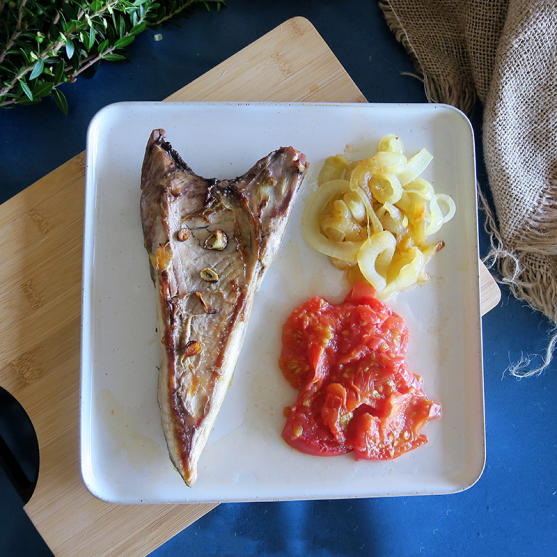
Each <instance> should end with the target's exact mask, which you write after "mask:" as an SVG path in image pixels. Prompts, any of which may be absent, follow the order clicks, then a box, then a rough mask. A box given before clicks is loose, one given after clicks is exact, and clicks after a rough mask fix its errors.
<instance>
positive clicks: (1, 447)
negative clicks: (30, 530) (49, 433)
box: [0, 387, 39, 505]
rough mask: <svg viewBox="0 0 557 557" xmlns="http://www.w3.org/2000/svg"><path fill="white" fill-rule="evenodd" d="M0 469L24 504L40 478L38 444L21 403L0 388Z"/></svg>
mask: <svg viewBox="0 0 557 557" xmlns="http://www.w3.org/2000/svg"><path fill="white" fill-rule="evenodd" d="M0 468H2V470H3V471H4V473H5V474H6V476H7V477H8V479H9V480H10V483H11V484H12V485H13V487H14V489H15V490H16V492H17V493H18V495H19V496H20V497H21V500H22V501H23V504H24V505H25V504H26V503H27V502H28V501H29V499H31V495H33V491H34V490H35V486H36V485H37V479H38V477H39V443H38V440H37V434H36V433H35V428H34V427H33V424H32V423H31V420H30V418H29V416H28V415H27V412H26V411H25V410H24V408H23V406H21V404H20V403H19V402H18V401H17V400H16V399H15V398H14V397H13V396H12V395H11V394H10V393H9V392H8V391H6V389H4V388H2V387H0Z"/></svg>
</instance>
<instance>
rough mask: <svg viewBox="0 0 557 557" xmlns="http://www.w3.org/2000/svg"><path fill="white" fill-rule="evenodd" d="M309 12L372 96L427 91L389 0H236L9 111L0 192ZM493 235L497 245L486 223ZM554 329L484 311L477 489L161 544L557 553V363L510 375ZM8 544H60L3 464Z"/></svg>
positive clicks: (420, 96)
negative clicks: (116, 113) (121, 105)
mask: <svg viewBox="0 0 557 557" xmlns="http://www.w3.org/2000/svg"><path fill="white" fill-rule="evenodd" d="M298 15H300V16H304V17H306V18H307V19H309V21H311V23H312V24H313V25H314V26H315V27H316V28H317V30H318V32H319V33H320V34H321V36H322V37H323V38H324V40H325V41H326V42H327V44H328V45H329V46H330V48H331V49H332V51H333V52H334V54H335V55H336V56H337V58H338V59H339V60H340V62H341V64H342V65H343V66H344V67H345V68H346V70H347V71H348V73H349V74H350V76H351V77H352V79H353V80H354V81H355V83H356V85H357V86H358V87H359V88H360V90H361V91H362V92H363V94H364V95H365V96H366V98H367V99H368V100H369V101H370V102H425V101H426V99H425V95H424V92H423V87H422V84H421V83H420V81H418V80H417V79H414V78H412V77H409V76H406V75H403V72H412V71H413V67H412V66H411V64H410V62H409V60H408V57H407V56H406V54H405V52H404V50H403V48H402V47H401V46H400V45H399V44H398V43H397V42H396V41H395V39H394V37H393V35H392V34H391V33H390V31H389V30H388V28H387V25H386V23H385V21H384V18H383V16H382V13H381V11H380V10H379V8H378V4H377V3H376V2H366V1H363V0H347V1H345V2H340V1H335V0H320V1H319V2H317V1H312V0H307V1H302V2H296V1H295V0H283V1H281V2H270V1H265V0H261V1H259V2H257V3H253V2H249V1H248V0H230V2H229V6H228V7H227V8H225V9H223V10H221V12H220V13H217V12H216V11H215V10H213V11H211V12H208V11H207V10H206V9H205V8H204V7H203V6H200V7H198V8H197V9H196V10H195V11H194V13H193V16H192V18H191V19H188V20H186V19H181V20H179V21H180V24H181V25H182V28H181V29H179V28H176V27H174V26H172V25H166V26H165V27H163V29H162V31H160V32H161V33H162V34H163V40H162V41H159V42H155V41H153V40H152V37H151V35H152V34H153V33H150V34H143V35H140V36H139V37H138V38H137V40H136V41H135V42H134V43H133V44H132V45H131V47H129V54H130V55H131V57H132V58H133V59H134V62H125V63H104V64H102V65H101V67H100V69H99V70H98V72H97V73H96V75H95V76H94V77H93V78H91V79H85V78H83V79H78V80H77V81H76V82H75V83H74V84H66V85H65V86H64V87H63V91H64V93H65V94H66V96H67V98H68V102H69V106H70V114H69V116H68V117H66V116H64V115H63V114H62V113H61V112H59V110H58V109H57V108H56V106H55V105H54V103H53V102H51V101H50V100H47V101H46V102H43V103H41V104H39V105H36V106H30V107H23V106H21V107H17V108H15V109H12V110H4V111H1V112H0V130H1V134H0V202H4V201H6V200H7V199H9V198H10V197H12V196H14V195H16V194H17V193H18V192H20V191H22V190H23V189H25V188H26V187H27V186H29V185H31V184H32V183H33V182H35V181H36V180H38V179H39V178H41V177H42V176H44V175H45V174H46V173H48V172H50V171H52V170H54V169H56V168H57V167H58V166H59V165H61V164H62V163H64V162H66V161H67V160H68V159H70V158H71V157H73V156H75V155H77V154H78V153H80V152H81V151H83V150H84V149H85V137H86V130H87V125H88V123H89V121H90V119H91V118H92V117H93V116H94V114H95V113H96V112H97V111H98V110H99V109H101V108H102V107H103V106H106V105H107V104H110V103H113V102H118V101H130V100H160V99H163V98H165V97H166V96H168V95H170V94H171V93H173V92H174V91H176V90H178V89H179V88H181V87H183V86H184V85H185V84H187V83H189V82H191V81H192V80H194V79H195V78H197V77H199V76H200V75H202V74H204V73H205V72H206V71H208V70H210V69H211V68H213V67H214V66H216V65H217V64H219V63H220V62H222V61H223V60H225V59H226V58H228V57H229V56H231V55H233V54H234V53H236V52H237V51H239V50H241V49H242V48H243V47H245V46H247V45H249V44H250V43H251V42H253V41H254V40H256V39H258V38H259V37H261V36H262V35H263V34H264V33H266V32H268V31H270V30H272V29H274V28H275V27H276V26H278V25H280V24H281V23H283V22H284V21H285V20H287V19H289V18H290V17H294V16H298ZM472 120H473V124H474V129H475V132H476V138H477V145H478V147H477V149H478V177H479V180H480V183H481V185H482V187H483V188H484V190H485V191H487V178H486V173H485V168H484V166H483V156H482V150H481V108H478V110H477V111H476V113H475V114H474V116H473V117H472ZM480 240H481V241H480V244H481V254H482V255H485V254H486V253H487V251H488V247H489V239H488V237H487V235H486V234H485V233H484V232H483V230H481V231H480ZM550 332H551V323H550V322H549V321H548V320H547V319H545V318H544V317H543V316H542V315H541V314H539V313H536V312H533V311H532V310H531V309H529V308H528V307H527V306H526V305H525V304H524V303H522V302H520V301H518V300H516V299H515V298H514V297H513V296H512V295H511V294H510V293H509V291H508V290H507V288H506V287H504V288H503V293H502V301H501V303H500V304H499V305H498V306H497V307H496V308H495V309H494V310H492V311H491V312H489V313H488V314H487V315H486V316H485V317H484V318H483V342H484V374H485V407H486V431H487V462H486V466H485V471H484V473H483V475H482V477H481V478H480V480H479V481H478V482H477V483H476V484H475V485H474V486H473V487H471V488H470V489H468V490H466V491H464V492H462V493H457V494H453V495H446V496H429V497H400V498H382V499H364V500H337V501H313V502H305V501H302V502H284V503H253V504H223V505H220V506H219V507H217V508H216V509H215V510H213V511H212V512H210V513H209V514H207V515H206V516H204V517H203V518H201V519H200V520H198V521H197V522H196V523H194V524H193V525H192V526H190V527H189V528H187V529H185V530H184V531H183V532H181V533H180V534H178V535H177V536H175V537H174V538H173V539H171V540H169V541H168V542H167V543H166V544H164V545H163V546H161V547H160V548H159V549H157V550H156V551H154V552H153V553H152V555H153V556H157V557H163V556H166V555H173V556H174V557H177V556H181V555H184V556H185V555H188V556H191V557H194V556H197V555H244V554H246V555H322V556H327V555H375V556H387V555H397V556H398V555H401V556H410V555H412V556H413V555H416V556H417V555H442V556H445V555H448V554H456V555H461V554H462V555H464V554H467V555H475V556H488V555H489V556H494V555H495V556H498V555H512V556H521V555H526V556H530V555H532V556H533V555H536V556H538V555H541V556H545V555H557V520H556V510H557V436H556V429H557V428H556V426H557V420H556V417H555V416H556V412H555V410H556V409H557V362H556V363H555V364H552V365H551V366H550V367H549V368H548V369H547V370H546V371H545V372H544V373H543V374H542V375H541V376H539V377H535V378H531V379H523V380H520V381H519V380H517V379H515V378H513V377H511V376H509V375H508V373H507V374H505V375H504V372H505V370H506V368H507V367H508V366H509V364H510V363H512V362H515V361H517V360H518V359H519V358H520V357H521V355H523V354H524V355H539V354H542V353H543V351H544V349H545V347H546V346H547V342H548V338H549V337H550ZM540 361H541V359H540V356H534V362H537V363H539V362H540ZM0 425H1V424H0ZM0 431H1V430H0ZM15 436H16V437H17V433H16V434H15ZM292 473H295V471H294V470H293V471H292ZM0 555H2V556H3V555H6V556H11V555H37V556H43V555H51V553H50V551H49V550H48V548H47V547H46V545H45V544H44V542H42V540H41V538H40V536H39V535H38V533H37V532H36V531H35V529H34V527H33V525H32V524H31V522H30V521H29V519H28V518H27V516H26V515H25V512H24V510H23V508H22V503H21V501H20V500H19V498H18V496H17V494H16V492H15V491H14V489H13V488H12V486H11V484H10V483H9V482H8V480H7V477H6V476H5V475H4V473H3V472H2V471H1V469H0Z"/></svg>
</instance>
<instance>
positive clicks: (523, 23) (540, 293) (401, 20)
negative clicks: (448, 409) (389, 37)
mask: <svg viewBox="0 0 557 557" xmlns="http://www.w3.org/2000/svg"><path fill="white" fill-rule="evenodd" d="M380 6H381V8H382V9H383V12H384V14H385V17H386V20H387V23H388V25H389V27H390V28H391V30H392V31H393V32H394V33H395V36H396V38H397V39H398V40H399V41H400V42H401V43H402V44H403V45H404V47H405V48H406V50H407V51H408V53H409V55H410V57H411V58H412V60H413V62H414V65H415V67H416V71H417V72H418V73H419V74H420V76H422V79H423V81H424V86H425V91H426V95H427V98H428V100H430V101H435V102H444V103H448V104H452V105H454V106H457V107H459V108H460V109H462V110H464V111H465V112H468V113H469V112H470V111H471V110H472V108H473V106H474V104H475V102H476V99H479V100H480V101H481V102H482V103H483V104H484V122H483V147H484V155H485V163H486V168H487V172H488V179H489V187H490V190H491V195H492V198H493V204H494V207H495V212H496V216H493V215H491V216H490V218H489V219H488V221H487V224H488V228H489V232H490V234H491V238H492V247H493V249H492V250H491V252H490V253H489V254H488V257H487V260H488V262H489V263H490V264H491V265H497V269H498V271H499V274H500V276H501V280H502V281H503V282H504V283H506V284H508V285H509V287H510V289H511V291H512V293H513V294H514V295H515V296H516V297H517V298H518V299H521V300H524V301H525V302H527V303H528V304H529V305H530V306H531V307H532V308H533V309H536V310H538V311H541V312H542V313H543V314H544V315H545V316H547V317H548V318H549V319H550V320H551V321H552V323H553V325H554V326H555V327H557V7H556V5H555V0H383V1H382V2H381V3H380ZM485 207H486V208H487V205H485ZM488 210H489V209H488ZM556 345H557V334H554V336H553V338H552V339H551V341H550V343H549V346H548V349H547V352H546V355H545V356H544V357H542V360H543V364H542V365H541V366H540V367H538V368H536V369H528V368H529V367H530V360H529V358H524V359H523V360H521V362H519V364H518V365H513V366H511V368H509V372H510V373H511V374H513V375H516V376H518V377H525V376H531V375H536V374H539V373H540V372H541V371H543V369H545V368H546V367H547V365H548V364H549V363H550V361H551V356H552V352H553V349H554V347H555V346H556Z"/></svg>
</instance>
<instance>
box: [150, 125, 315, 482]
mask: <svg viewBox="0 0 557 557" xmlns="http://www.w3.org/2000/svg"><path fill="white" fill-rule="evenodd" d="M308 167H309V164H308V163H307V162H306V157H305V155H303V154H301V153H299V152H298V151H296V150H295V149H293V148H292V147H282V148H281V149H278V150H277V151H274V152H273V153H270V154H269V155H268V156H267V157H265V158H263V159H261V160H260V161H258V162H257V163H256V164H255V165H254V166H253V167H252V168H251V169H250V170H249V171H248V172H246V174H244V175H243V176H240V177H239V178H236V179H234V180H221V181H219V180H215V179H205V178H202V177H201V176H198V175H197V174H195V173H194V172H193V170H192V169H191V168H190V167H189V166H188V165H187V164H186V163H185V162H184V161H183V160H182V158H181V157H180V155H179V154H178V153H177V152H176V151H175V150H174V149H173V148H172V146H171V145H170V144H169V143H168V142H166V140H165V132H164V130H154V131H153V132H152V134H151V136H150V138H149V141H148V144H147V148H146V151H145V158H144V161H143V167H142V173H141V203H140V209H141V222H142V227H143V234H144V244H145V248H146V249H147V252H148V253H149V260H150V266H151V276H152V278H153V281H154V283H155V288H156V292H157V297H158V300H157V330H158V333H159V338H160V341H161V367H160V372H159V391H158V397H159V406H160V408H161V418H162V425H163V430H164V434H165V437H166V441H167V445H168V450H169V454H170V459H171V461H172V463H173V464H174V466H175V467H176V469H177V470H178V472H179V473H180V475H181V476H182V478H183V479H184V481H185V483H186V484H187V485H188V486H190V487H191V486H193V484H194V483H195V481H196V479H197V465H198V461H199V457H200V455H201V452H202V450H203V448H204V446H205V444H206V442H207V438H208V436H209V433H210V432H211V429H212V427H213V424H214V422H215V419H216V416H217V414H218V411H219V410H220V407H221V404H222V402H223V400H224V396H225V394H226V391H227V390H228V387H229V386H230V384H231V382H232V377H233V374H234V368H235V366H236V362H237V360H238V357H239V355H240V351H241V349H242V344H243V341H244V336H245V332H246V328H247V323H248V319H249V315H250V312H251V308H252V303H253V299H254V296H255V293H256V292H257V290H258V289H259V286H260V284H261V280H262V278H263V276H264V274H265V271H266V270H267V268H268V266H269V265H270V263H271V262H272V260H273V258H274V257H275V256H276V254H277V253H278V250H279V248H280V244H281V241H282V238H283V236H284V233H285V231H286V226H287V224H288V220H289V218H290V215H291V213H292V210H293V207H294V203H295V199H296V195H297V193H298V190H299V188H300V186H301V184H302V181H303V179H304V177H305V175H306V173H307V169H308ZM184 224H186V225H187V227H188V228H189V237H188V238H187V239H186V240H184V241H180V239H179V238H178V231H179V230H180V229H181V228H183V225H184ZM217 229H218V230H221V231H223V232H224V233H225V234H226V236H227V239H228V245H227V246H226V248H225V249H224V250H222V251H218V250H208V249H205V247H204V245H205V241H206V240H207V238H208V237H209V236H210V235H211V233H213V232H214V231H215V230H217ZM185 235H187V234H185ZM202 269H211V270H212V271H214V272H216V273H217V275H218V281H217V282H207V281H205V280H203V278H201V275H200V272H201V270H202ZM195 343H198V345H199V346H197V345H196V344H195ZM197 348H200V350H199V351H198V352H196V350H197Z"/></svg>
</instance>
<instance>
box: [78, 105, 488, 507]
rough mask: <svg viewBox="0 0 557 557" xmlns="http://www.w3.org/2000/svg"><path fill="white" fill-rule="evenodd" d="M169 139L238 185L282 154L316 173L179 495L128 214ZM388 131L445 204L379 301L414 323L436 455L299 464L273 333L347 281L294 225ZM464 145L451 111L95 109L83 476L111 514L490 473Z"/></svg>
mask: <svg viewBox="0 0 557 557" xmlns="http://www.w3.org/2000/svg"><path fill="white" fill-rule="evenodd" d="M155 128H163V129H165V130H166V133H167V140H168V141H169V142H170V143H171V144H172V146H173V147H174V148H175V149H176V150H177V151H178V153H180V155H181V156H182V158H183V159H184V160H185V161H186V162H187V163H188V164H189V165H190V166H191V167H192V168H193V169H194V171H195V172H196V173H198V174H200V175H202V176H206V177H215V178H234V177H236V176H239V175H241V174H243V173H244V172H245V171H246V170H248V169H249V168H250V167H251V166H252V165H253V164H254V163H255V162H256V161H257V160H259V159H260V158H262V157H263V156H265V155H267V154H268V153H269V152H271V151H273V150H275V149H277V148H278V147H281V146H288V145H292V146H293V147H295V148H296V149H298V150H300V151H302V152H303V153H305V154H306V156H307V159H308V161H309V162H310V164H311V167H310V171H309V173H308V176H307V178H306V180H305V182H304V185H303V186H302V190H301V192H300V195H299V197H298V201H297V204H296V207H295V210H294V213H293V215H292V218H291V221H290V223H289V225H288V230H287V233H286V236H285V239H284V242H283V245H282V247H281V250H280V252H279V255H278V256H277V258H276V260H275V261H274V262H273V264H272V265H271V267H270V269H269V271H268V273H267V275H266V277H265V279H264V281H263V285H262V287H261V290H260V291H259V293H258V294H257V295H256V298H255V303H254V310H253V313H252V316H251V320H250V323H249V327H248V332H247V336H246V340H245V344H244V348H243V350H242V354H241V356H240V360H239V362H238V365H237V367H236V373H235V377H234V381H233V384H232V386H231V388H230V390H229V392H228V394H227V398H226V400H225V402H224V404H223V406H222V409H221V412H220V414H219V416H218V418H217V421H216V424H215V427H214V430H213V432H212V433H211V436H210V438H209V441H208V443H207V446H206V447H205V450H204V451H203V454H202V456H201V460H200V463H199V479H198V481H197V483H196V484H195V486H194V487H193V488H188V487H186V486H185V484H184V483H183V481H182V480H181V478H180V476H179V475H178V473H177V472H176V471H175V470H174V468H173V466H172V464H171V462H170V459H169V457H168V454H167V449H166V443H165V440H164V436H163V432H162V427H161V423H160V411H159V407H158V402H157V373H158V372H157V366H158V365H159V347H158V340H157V335H156V332H155V327H156V308H155V290H154V287H153V283H152V282H151V279H150V276H149V265H148V257H147V253H146V251H145V249H144V247H143V235H142V230H141V222H140V217H139V199H140V173H141V165H142V161H143V156H144V151H145V146H146V144H147V140H148V138H149V134H150V133H151V131H152V130H153V129H155ZM388 133H395V134H397V135H398V136H400V137H401V139H402V140H403V142H404V144H405V146H406V151H407V154H408V155H409V156H410V155H412V154H414V153H416V152H418V151H419V150H420V149H421V148H422V147H426V148H427V149H428V150H429V151H430V152H431V153H432V154H433V155H434V157H435V158H434V160H433V162H432V163H431V165H430V166H429V167H428V168H427V169H426V171H425V173H424V175H423V176H424V177H425V178H426V179H428V180H429V181H431V182H432V183H433V185H434V187H435V189H436V191H437V192H443V193H447V194H449V195H451V196H452V197H453V199H454V200H455V201H456V205H457V213H456V216H455V218H454V219H453V220H452V221H451V222H450V223H449V224H447V225H446V226H444V227H443V228H442V230H441V232H440V233H439V234H438V236H439V238H440V239H443V240H444V241H445V242H446V248H445V249H444V250H442V251H441V252H440V253H439V254H438V255H437V256H436V257H435V258H434V259H433V261H432V262H431V264H430V266H429V268H428V269H429V272H430V274H431V275H432V279H431V281H430V282H429V283H427V284H426V285H424V286H420V287H418V288H416V289H414V290H412V291H409V292H405V293H403V294H401V295H399V297H398V298H397V299H396V300H395V301H393V302H390V303H389V305H390V306H391V307H392V308H393V309H394V310H395V311H396V312H397V313H399V314H400V315H401V316H402V317H403V318H404V319H405V320H406V322H407V324H408V326H409V329H410V347H409V352H408V356H407V361H408V364H409V368H410V370H411V371H413V372H414V373H416V374H419V375H421V376H423V378H424V381H425V390H426V393H427V394H428V395H429V397H430V398H432V399H433V400H435V401H437V402H440V403H441V404H442V406H443V417H442V418H441V419H440V420H435V421H433V422H432V423H430V424H428V425H427V426H426V427H425V428H424V430H423V432H424V433H426V434H427V435H428V437H429V443H428V444H427V445H426V446H424V447H421V448H419V449H417V450H415V451H412V452H410V453H408V454H406V455H404V456H402V457H400V458H398V459H396V460H394V461H384V462H376V461H359V462H356V461H355V459H354V455H353V453H352V454H348V455H343V456H339V457H331V458H319V457H313V456H308V455H304V454H300V453H297V452H296V451H294V450H293V449H291V448H290V447H289V446H288V445H287V444H286V443H285V442H284V441H283V440H282V438H281V436H280V434H281V431H282V428H283V425H284V421H285V419H284V417H283V408H284V407H285V406H288V405H290V404H292V403H293V402H294V400H295V399H296V392H295V391H294V390H293V389H292V388H291V387H290V386H289V385H288V383H287V382H286V381H285V380H284V378H283V377H282V374H281V372H280V370H279V368H278V365H277V360H278V357H279V353H280V338H281V326H282V324H283V323H284V321H285V320H286V318H287V317H288V315H289V314H290V313H291V312H292V310H293V309H294V308H296V307H297V306H298V305H299V304H300V303H302V302H304V301H306V300H308V299H309V298H311V297H313V296H316V295H319V296H321V297H323V298H326V299H328V300H329V301H331V302H333V303H337V302H340V301H342V299H343V298H344V296H345V294H346V293H347V291H348V286H347V284H346V283H344V282H343V281H342V278H341V277H342V273H341V272H340V271H338V270H336V269H335V268H334V267H332V265H331V264H330V263H329V261H328V258H327V257H325V256H322V255H320V254H318V253H316V252H315V251H313V250H312V249H311V248H310V247H309V246H308V245H307V244H306V243H305V241H304V239H303V237H302V233H301V226H300V219H301V213H302V210H303V208H304V205H305V203H306V200H307V199H308V197H309V195H310V194H311V192H312V191H313V190H314V189H315V187H316V182H317V174H318V172H319V169H320V168H321V166H322V164H323V162H324V160H325V159H326V157H327V156H329V155H332V154H336V153H344V152H346V153H347V154H348V155H349V156H350V157H352V158H353V159H356V158H363V157H364V156H365V157H369V156H371V155H373V154H374V153H375V151H376V150H377V144H378V142H379V140H380V138H381V137H382V136H383V135H386V134H388ZM478 266H479V262H478V234H477V207H476V185H475V159H474V139H473V132H472V128H471V126H470V123H469V121H468V120H467V118H466V117H465V116H464V115H463V114H462V113H461V112H460V111H458V110H456V109H454V108H452V107H449V106H446V105H434V104H411V105H395V104H389V105H374V104H353V105H348V104H267V103H262V104H245V103H192V104H190V103H147V102H145V103H143V102H137V103H120V104H114V105H110V106H108V107H106V108H104V109H103V110H101V111H100V112H99V113H98V114H97V115H96V116H95V117H94V118H93V120H92V122H91V125H90V127H89V132H88V137H87V187H86V200H85V240H84V262H83V313H82V315H83V317H82V320H83V331H82V370H81V371H82V379H81V390H82V391H81V466H82V474H83V478H84V481H85V484H86V485H87V487H88V488H89V490H90V491H91V492H92V493H93V494H94V495H95V496H97V497H99V498H100V499H102V500H105V501H109V502H114V503H184V502H190V503H191V502H218V501H261V500H267V501H269V500H288V499H320V498H321V499H324V498H326V499H333V498H349V497H377V496H395V495H426V494H441V493H452V492H456V491H460V490H463V489H466V488H468V487H470V486H471V485H472V484H473V483H474V482H475V481H476V480H477V479H478V478H479V477H480V475H481V473H482V471H483V467H484V461H485V434H484V398H483V369H482V345H481V318H480V296H479V269H478Z"/></svg>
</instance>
